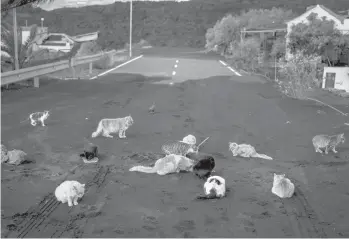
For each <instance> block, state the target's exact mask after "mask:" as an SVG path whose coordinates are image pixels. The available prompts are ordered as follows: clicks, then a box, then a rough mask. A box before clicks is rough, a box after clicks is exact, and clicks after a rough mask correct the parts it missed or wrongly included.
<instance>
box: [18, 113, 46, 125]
mask: <svg viewBox="0 0 349 239" xmlns="http://www.w3.org/2000/svg"><path fill="white" fill-rule="evenodd" d="M49 116H50V112H49V111H48V110H45V111H44V112H34V113H31V114H30V115H29V117H28V118H27V119H25V120H23V121H22V122H21V123H23V122H24V121H26V120H28V119H29V120H30V124H31V125H32V126H36V124H37V123H38V122H41V125H42V126H45V122H44V121H45V120H46V119H47V118H48V117H49Z"/></svg>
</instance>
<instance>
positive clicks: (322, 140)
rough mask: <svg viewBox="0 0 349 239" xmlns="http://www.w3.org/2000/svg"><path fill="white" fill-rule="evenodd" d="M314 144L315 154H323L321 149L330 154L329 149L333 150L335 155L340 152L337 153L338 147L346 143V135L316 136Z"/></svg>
mask: <svg viewBox="0 0 349 239" xmlns="http://www.w3.org/2000/svg"><path fill="white" fill-rule="evenodd" d="M312 142H313V146H314V148H315V152H319V153H321V154H323V151H322V150H321V149H320V148H325V154H328V150H329V149H331V150H332V152H333V153H338V151H336V146H338V145H339V144H340V143H344V142H345V137H344V133H342V134H336V135H332V136H329V135H325V134H319V135H316V136H314V138H313V140H312Z"/></svg>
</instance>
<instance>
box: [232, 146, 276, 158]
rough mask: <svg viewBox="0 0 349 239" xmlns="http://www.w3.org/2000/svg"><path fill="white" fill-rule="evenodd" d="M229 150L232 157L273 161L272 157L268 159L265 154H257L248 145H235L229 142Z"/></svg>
mask: <svg viewBox="0 0 349 239" xmlns="http://www.w3.org/2000/svg"><path fill="white" fill-rule="evenodd" d="M229 150H230V151H231V152H232V153H233V156H234V157H235V156H241V157H244V158H250V157H252V158H262V159H267V160H273V158H272V157H269V156H268V155H265V154H259V153H257V152H256V149H255V148H254V147H253V146H252V145H249V144H237V143H232V142H229Z"/></svg>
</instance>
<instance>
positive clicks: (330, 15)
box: [286, 5, 349, 59]
mask: <svg viewBox="0 0 349 239" xmlns="http://www.w3.org/2000/svg"><path fill="white" fill-rule="evenodd" d="M312 13H316V14H317V17H318V18H322V17H326V19H327V20H333V21H334V23H335V27H336V28H337V29H338V30H340V31H342V32H343V34H349V16H343V15H339V14H337V13H335V12H333V11H331V10H330V9H328V8H326V7H325V6H323V5H314V6H310V7H308V8H307V10H306V12H305V13H303V14H302V15H300V16H298V17H296V18H294V19H292V20H290V21H287V22H286V24H287V35H286V44H287V45H288V42H289V38H288V35H289V34H290V32H291V31H292V26H294V25H297V24H298V23H307V22H308V19H307V17H308V16H309V15H310V14H312ZM291 56H292V55H291V53H290V50H289V49H287V50H286V59H289V58H290V57H291Z"/></svg>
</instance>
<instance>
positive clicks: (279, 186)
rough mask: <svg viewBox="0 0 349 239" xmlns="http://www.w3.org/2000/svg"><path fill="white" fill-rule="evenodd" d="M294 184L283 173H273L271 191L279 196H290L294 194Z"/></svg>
mask: <svg viewBox="0 0 349 239" xmlns="http://www.w3.org/2000/svg"><path fill="white" fill-rule="evenodd" d="M294 188H295V187H294V184H293V183H292V182H291V180H290V179H288V178H286V177H285V174H280V175H277V174H275V173H274V182H273V187H272V189H271V192H272V193H273V194H275V195H276V196H278V197H280V198H290V197H292V196H293V194H294Z"/></svg>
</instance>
